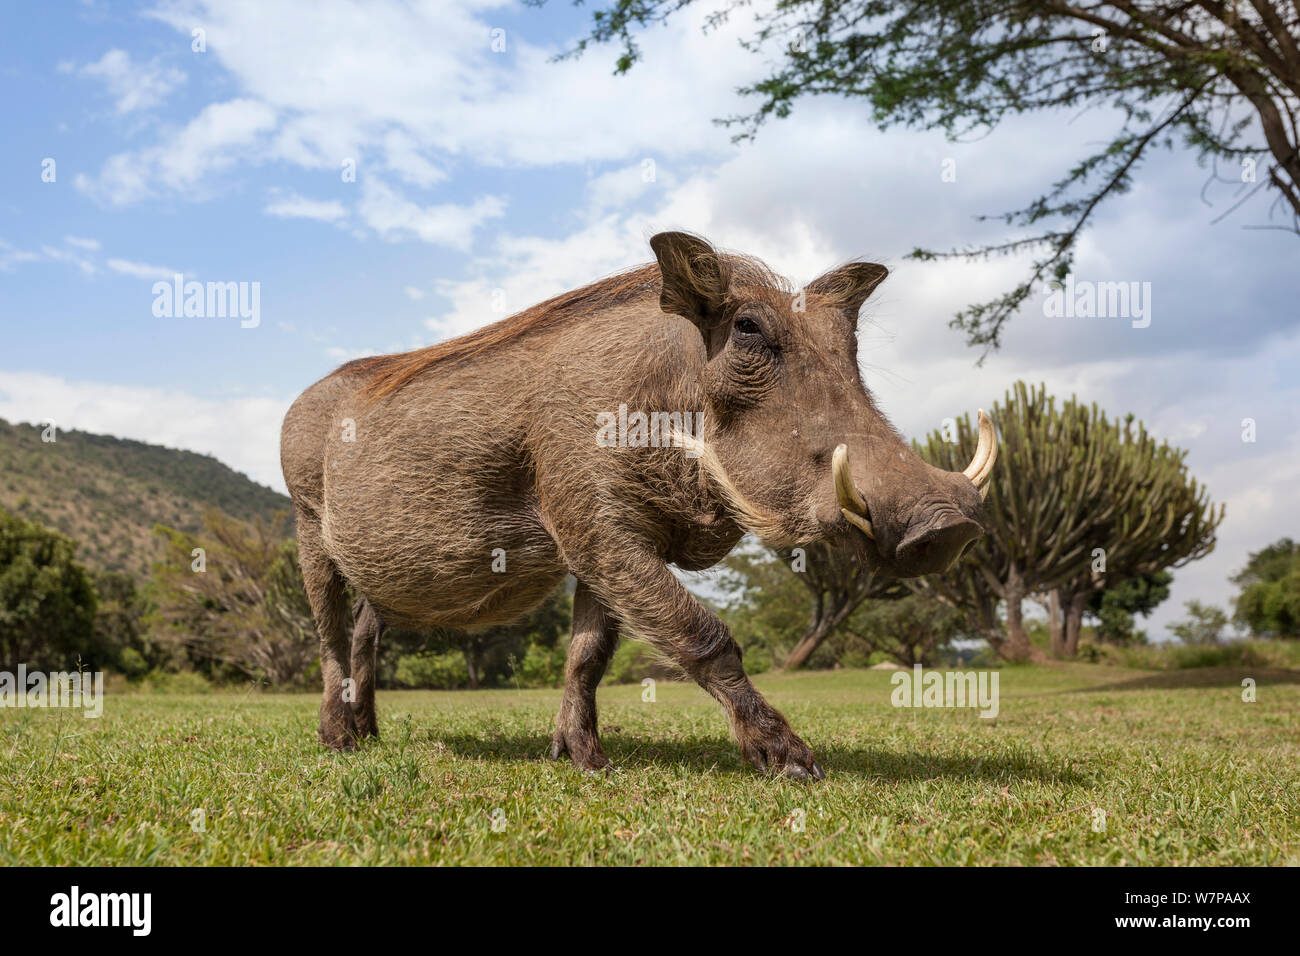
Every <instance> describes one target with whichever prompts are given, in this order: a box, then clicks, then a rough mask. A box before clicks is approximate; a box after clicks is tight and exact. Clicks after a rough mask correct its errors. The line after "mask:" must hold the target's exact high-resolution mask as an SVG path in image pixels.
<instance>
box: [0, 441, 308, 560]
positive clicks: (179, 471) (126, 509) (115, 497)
mask: <svg viewBox="0 0 1300 956" xmlns="http://www.w3.org/2000/svg"><path fill="white" fill-rule="evenodd" d="M213 507H215V508H219V509H221V510H222V511H224V512H226V513H227V514H230V515H233V516H234V517H236V518H240V519H243V520H245V521H251V520H253V519H254V518H257V517H261V518H266V519H270V518H271V517H272V516H273V515H274V514H275V513H277V512H284V513H288V512H289V511H290V505H289V499H288V498H286V497H285V496H284V495H282V494H280V493H278V492H276V491H272V490H271V489H270V488H267V487H265V486H263V485H259V484H257V483H256V482H254V481H252V480H251V479H249V478H247V477H245V476H244V475H242V474H240V473H239V472H237V471H235V470H234V469H232V468H229V467H227V466H226V465H223V464H222V463H221V462H219V461H217V460H216V459H215V458H213V457H211V456H210V455H199V454H195V453H194V452H190V451H177V450H175V449H172V448H163V447H162V446H160V445H147V444H145V443H144V442H138V441H129V440H126V439H121V438H113V437H110V436H108V435H93V434H90V433H88V432H78V431H60V432H59V435H58V441H56V442H49V443H47V442H42V441H41V431H40V429H39V428H38V427H36V426H34V425H21V424H20V425H11V424H10V423H8V422H6V421H5V420H4V419H0V508H4V509H6V510H8V511H11V512H13V513H14V514H18V515H21V516H22V517H24V518H26V519H28V520H29V521H39V522H40V523H41V524H44V525H47V526H49V527H52V528H57V529H58V530H59V531H62V532H63V533H64V534H66V535H68V536H69V537H71V538H73V539H75V540H76V541H77V542H78V544H79V546H80V550H79V552H78V554H79V556H80V558H81V559H82V560H83V561H84V562H86V563H87V564H88V565H91V566H93V567H99V568H106V569H110V570H119V571H132V572H137V573H139V572H144V571H146V570H148V567H149V562H150V560H151V557H152V556H153V554H154V547H155V542H154V536H153V528H154V525H156V524H163V525H168V526H169V527H173V528H180V529H182V530H185V531H192V532H193V531H198V530H200V528H201V526H202V521H203V513H204V512H205V511H206V510H208V509H209V508H213Z"/></svg>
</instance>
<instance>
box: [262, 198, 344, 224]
mask: <svg viewBox="0 0 1300 956" xmlns="http://www.w3.org/2000/svg"><path fill="white" fill-rule="evenodd" d="M262 211H263V212H265V213H266V214H267V215H268V216H276V217H278V218H280V219H315V220H317V221H318V222H338V221H339V220H341V219H346V218H347V215H348V212H347V209H346V208H344V206H343V203H341V202H339V201H338V200H337V199H308V198H306V197H305V196H299V195H298V194H297V193H295V192H289V193H285V194H283V195H277V196H276V197H275V198H274V199H272V201H271V202H270V203H268V204H267V206H266V208H265V209H263V210H262Z"/></svg>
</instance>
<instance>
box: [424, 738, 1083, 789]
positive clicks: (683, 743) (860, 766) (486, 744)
mask: <svg viewBox="0 0 1300 956" xmlns="http://www.w3.org/2000/svg"><path fill="white" fill-rule="evenodd" d="M431 737H433V738H434V739H437V740H440V741H441V742H442V743H443V745H444V746H446V747H448V748H449V749H451V750H452V751H453V752H455V753H456V754H458V755H460V756H462V757H468V758H470V759H474V760H518V761H541V760H545V759H547V757H548V755H549V753H550V748H551V738H550V735H549V734H548V735H545V736H543V735H541V734H528V733H518V734H488V735H484V736H475V735H472V734H452V735H441V734H431ZM601 743H602V744H603V745H604V747H605V752H606V753H607V754H608V755H609V759H610V760H611V761H612V762H613V764H614V766H615V767H616V768H619V769H625V768H631V767H653V766H673V767H683V768H686V769H689V770H692V771H698V772H701V773H706V772H711V773H724V774H736V775H751V774H755V773H756V771H754V770H753V769H752V768H751V767H750V766H749V765H748V764H746V763H744V761H743V760H742V759H741V756H740V750H739V748H738V747H737V746H736V745H735V744H734V743H732V742H730V741H728V740H721V739H718V738H696V739H694V740H672V741H659V740H648V739H644V738H637V737H628V736H624V735H622V734H617V733H615V734H607V735H603V736H602V737H601ZM813 752H814V753H815V754H816V756H817V762H818V764H820V765H821V766H822V767H823V768H824V769H825V770H826V772H827V773H828V774H830V775H832V776H835V775H852V776H855V777H862V778H865V779H871V780H881V781H885V782H889V783H906V782H908V781H913V780H932V779H939V778H943V779H948V780H984V781H988V782H1007V781H1009V780H1025V779H1032V780H1039V781H1045V782H1051V783H1060V784H1072V785H1088V784H1090V783H1092V778H1091V777H1090V776H1088V775H1087V774H1086V773H1080V772H1078V771H1076V770H1072V769H1067V768H1061V767H1056V766H1053V765H1052V764H1051V762H1050V761H1044V760H1041V759H1039V758H1038V757H1037V756H1036V755H1034V754H1033V753H1031V752H1029V751H1027V750H1024V751H1020V752H1017V753H1011V754H1008V753H1006V752H1005V751H999V752H996V753H989V754H986V755H978V754H957V753H920V752H917V751H910V752H906V753H900V752H898V751H893V750H887V749H883V748H856V747H839V746H835V745H834V744H829V745H822V746H813ZM561 765H562V766H565V767H568V766H570V762H569V758H568V757H564V758H562V760H561Z"/></svg>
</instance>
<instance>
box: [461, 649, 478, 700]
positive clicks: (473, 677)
mask: <svg viewBox="0 0 1300 956" xmlns="http://www.w3.org/2000/svg"><path fill="white" fill-rule="evenodd" d="M463 653H464V655H465V670H466V672H467V673H468V674H469V689H470V690H478V654H477V652H476V651H474V650H472V649H470V648H466V649H465V650H464V651H463Z"/></svg>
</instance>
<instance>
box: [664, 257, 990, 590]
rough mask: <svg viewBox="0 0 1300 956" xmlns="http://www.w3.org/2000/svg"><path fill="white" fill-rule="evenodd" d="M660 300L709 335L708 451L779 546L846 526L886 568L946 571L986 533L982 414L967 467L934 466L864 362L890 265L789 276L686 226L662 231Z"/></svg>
mask: <svg viewBox="0 0 1300 956" xmlns="http://www.w3.org/2000/svg"><path fill="white" fill-rule="evenodd" d="M650 245H651V247H652V248H653V249H654V252H655V255H656V256H657V258H658V260H659V267H660V271H661V273H662V275H663V293H662V297H661V300H660V306H661V307H662V309H663V310H664V311H665V312H670V313H674V314H677V315H681V316H684V317H686V318H688V319H690V320H691V321H692V322H694V323H695V324H696V326H697V327H698V328H699V330H700V332H701V334H702V335H703V337H704V343H705V348H706V355H707V362H706V364H705V365H704V366H703V369H702V371H701V373H700V376H701V380H700V382H699V386H700V391H701V392H702V394H703V401H704V403H705V406H706V408H707V411H708V414H709V419H710V421H711V423H712V428H711V429H710V433H709V434H708V435H707V436H705V437H704V440H702V441H700V442H698V443H696V444H697V445H698V447H697V449H696V450H697V451H698V452H699V454H700V462H701V465H702V466H703V467H704V469H705V470H706V472H707V473H708V474H709V476H710V478H711V479H712V481H713V483H714V484H715V485H717V486H719V487H720V488H721V490H722V492H723V494H724V496H725V497H726V498H727V499H728V501H729V503H730V505H731V509H732V511H733V512H734V513H735V514H736V516H737V518H738V520H739V521H740V523H741V524H742V525H744V526H745V527H747V528H748V529H749V530H752V531H754V532H755V533H757V534H758V535H759V536H760V537H762V538H763V539H764V540H765V541H766V542H768V543H769V544H773V545H778V546H779V545H792V544H799V543H808V542H811V541H815V540H819V539H823V538H840V539H843V540H846V541H847V542H848V543H850V544H851V545H852V546H854V547H855V548H856V549H857V550H858V551H859V553H861V554H862V555H863V556H864V557H866V558H867V559H868V560H870V561H872V562H873V563H874V564H876V565H878V566H879V567H880V569H881V570H883V571H885V572H887V573H892V574H896V575H899V576H903V577H910V576H914V575H918V574H928V573H930V572H934V571H942V570H944V569H946V568H947V567H949V566H950V565H951V564H952V563H953V562H954V561H956V559H957V558H958V557H959V556H960V555H961V553H962V551H963V549H965V547H966V546H967V545H968V544H970V543H971V542H972V541H974V540H975V539H976V538H978V537H979V536H980V534H981V533H982V532H981V528H980V526H979V524H978V522H977V520H976V516H977V515H978V514H979V512H980V508H981V503H982V497H983V494H985V493H986V492H987V489H988V485H987V482H988V480H989V476H990V474H991V472H992V469H993V463H994V461H995V460H996V458H997V436H996V434H995V432H994V431H993V426H992V423H991V422H989V420H988V418H987V417H986V416H985V415H984V413H983V412H981V413H980V419H979V422H980V424H979V448H978V450H977V451H976V453H975V458H974V460H973V461H972V462H971V463H970V466H969V467H968V468H967V469H966V470H965V471H964V472H962V473H956V472H948V471H943V470H941V469H938V468H935V467H933V466H932V465H929V464H927V463H926V462H925V461H923V460H922V459H921V458H920V457H918V456H917V455H916V454H915V453H914V452H913V451H912V449H911V448H910V447H909V446H908V444H907V443H906V442H904V441H903V440H902V438H901V437H900V436H899V435H898V433H897V432H896V431H895V430H894V428H893V426H891V425H890V423H889V422H888V421H887V420H886V419H885V417H884V416H883V415H882V414H881V413H880V412H879V411H878V410H877V409H876V407H875V404H874V403H873V402H872V399H871V396H870V394H868V392H867V390H866V387H865V386H864V385H863V384H862V377H861V375H860V373H859V371H858V358H857V353H858V343H857V335H856V325H857V317H858V309H859V308H860V307H861V305H862V303H863V302H864V301H865V300H866V298H867V296H868V295H870V294H871V291H872V290H873V289H874V288H875V287H876V286H877V285H878V284H879V283H880V281H881V280H882V279H884V278H885V276H886V275H887V270H886V269H885V268H884V267H883V266H880V265H874V264H872V263H865V262H857V263H850V264H848V265H845V266H841V267H840V268H838V269H835V270H833V271H831V272H829V273H827V274H826V275H824V276H822V277H821V278H820V279H818V280H816V281H815V282H812V283H810V284H809V285H807V286H806V287H805V288H804V289H802V290H799V291H794V290H791V289H788V288H785V287H784V286H783V284H782V283H781V281H780V280H778V279H777V278H776V277H774V276H772V275H771V274H770V273H769V272H767V270H766V269H764V268H763V267H762V266H761V265H760V264H758V263H756V262H755V261H753V260H750V259H746V258H744V257H739V256H732V255H725V254H722V253H719V252H717V251H716V250H715V249H713V248H712V247H711V246H710V245H709V244H708V243H706V242H705V241H704V240H702V239H699V238H697V237H695V236H691V235H687V234H685V233H677V232H671V233H660V234H659V235H657V236H655V237H654V238H653V239H651V240H650Z"/></svg>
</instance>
